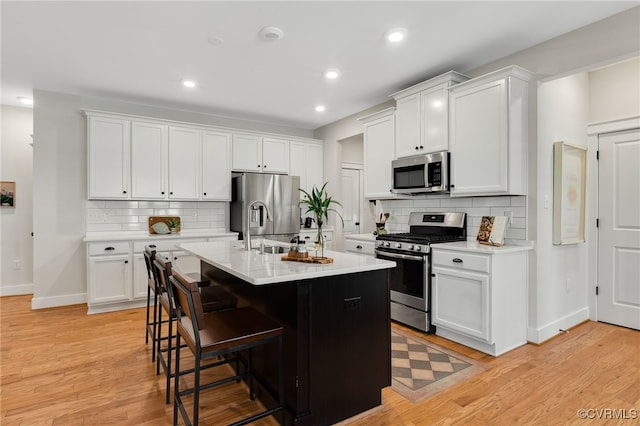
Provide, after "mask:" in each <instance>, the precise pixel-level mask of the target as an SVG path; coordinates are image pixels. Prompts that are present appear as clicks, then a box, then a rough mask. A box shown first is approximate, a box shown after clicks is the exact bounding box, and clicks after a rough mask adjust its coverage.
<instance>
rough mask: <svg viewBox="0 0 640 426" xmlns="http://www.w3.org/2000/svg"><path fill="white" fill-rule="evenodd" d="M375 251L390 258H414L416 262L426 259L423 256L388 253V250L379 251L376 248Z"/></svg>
mask: <svg viewBox="0 0 640 426" xmlns="http://www.w3.org/2000/svg"><path fill="white" fill-rule="evenodd" d="M375 253H376V254H379V255H380V256H386V257H390V258H391V259H401V260H415V261H417V262H424V261H425V259H426V257H425V256H412V255H410V254H400V253H389V252H388V251H380V250H377V249H376V250H375Z"/></svg>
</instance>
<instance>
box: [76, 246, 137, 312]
mask: <svg viewBox="0 0 640 426" xmlns="http://www.w3.org/2000/svg"><path fill="white" fill-rule="evenodd" d="M88 254H89V256H88V259H89V261H88V267H87V274H88V277H87V278H88V281H89V286H88V289H87V290H88V291H87V299H88V300H87V302H88V305H89V310H91V306H93V305H97V304H104V303H114V302H123V301H128V300H130V299H131V283H132V278H131V271H132V265H131V251H130V245H129V243H128V242H127V243H123V242H106V243H95V244H93V243H92V244H88Z"/></svg>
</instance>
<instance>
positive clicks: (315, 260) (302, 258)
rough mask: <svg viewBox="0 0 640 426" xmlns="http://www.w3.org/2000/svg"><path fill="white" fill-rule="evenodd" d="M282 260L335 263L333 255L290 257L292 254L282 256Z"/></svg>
mask: <svg viewBox="0 0 640 426" xmlns="http://www.w3.org/2000/svg"><path fill="white" fill-rule="evenodd" d="M282 260H285V261H289V262H303V263H325V264H326V263H333V258H331V257H324V258H319V257H290V256H282Z"/></svg>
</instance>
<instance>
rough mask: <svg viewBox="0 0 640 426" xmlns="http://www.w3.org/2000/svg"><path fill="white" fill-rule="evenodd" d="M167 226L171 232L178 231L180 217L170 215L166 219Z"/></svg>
mask: <svg viewBox="0 0 640 426" xmlns="http://www.w3.org/2000/svg"><path fill="white" fill-rule="evenodd" d="M167 226H168V227H169V230H170V231H171V233H172V234H175V233H176V232H178V226H180V219H178V218H175V217H172V218H171V219H169V220H168V221H167Z"/></svg>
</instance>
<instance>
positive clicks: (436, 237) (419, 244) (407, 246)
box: [375, 212, 467, 333]
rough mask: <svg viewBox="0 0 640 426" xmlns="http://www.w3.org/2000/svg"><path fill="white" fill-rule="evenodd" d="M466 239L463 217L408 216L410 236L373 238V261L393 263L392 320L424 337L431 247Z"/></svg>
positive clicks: (431, 330) (427, 324) (428, 313)
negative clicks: (415, 329) (374, 247)
mask: <svg viewBox="0 0 640 426" xmlns="http://www.w3.org/2000/svg"><path fill="white" fill-rule="evenodd" d="M466 238H467V215H466V213H460V212H456V213H424V212H413V213H410V215H409V232H408V233H400V234H385V235H378V236H377V237H376V251H375V253H376V257H377V258H380V259H387V260H393V261H395V262H396V265H397V266H396V268H394V269H392V270H391V277H390V286H391V319H393V320H395V321H398V322H400V323H403V324H406V325H409V326H411V327H414V328H417V329H419V330H422V331H425V332H427V333H434V332H435V326H433V325H432V324H431V245H432V244H437V243H444V242H452V241H464V240H466Z"/></svg>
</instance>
